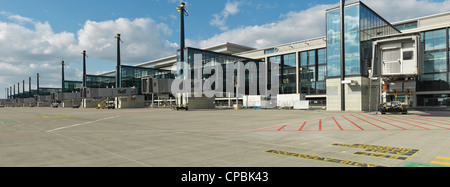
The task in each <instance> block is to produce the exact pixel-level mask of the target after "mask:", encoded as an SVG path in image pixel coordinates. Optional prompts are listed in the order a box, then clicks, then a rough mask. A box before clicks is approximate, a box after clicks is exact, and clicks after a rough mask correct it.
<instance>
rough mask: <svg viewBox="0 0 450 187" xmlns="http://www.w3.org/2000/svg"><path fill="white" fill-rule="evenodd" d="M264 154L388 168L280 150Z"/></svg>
mask: <svg viewBox="0 0 450 187" xmlns="http://www.w3.org/2000/svg"><path fill="white" fill-rule="evenodd" d="M264 152H266V153H272V154H276V155H283V156H291V157H296V158H304V159H310V160H317V161H323V162H331V163H336V164H343V165H349V166H358V167H387V166H381V165H375V164H367V163H362V162H355V161H349V160H341V159H334V158H326V157H320V156H313V155H305V154H299V153H290V152H286V151H278V150H269V151H264Z"/></svg>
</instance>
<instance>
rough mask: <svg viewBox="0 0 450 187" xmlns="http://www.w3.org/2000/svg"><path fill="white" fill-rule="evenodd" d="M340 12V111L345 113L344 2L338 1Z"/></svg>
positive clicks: (342, 0) (343, 0)
mask: <svg viewBox="0 0 450 187" xmlns="http://www.w3.org/2000/svg"><path fill="white" fill-rule="evenodd" d="M340 1H341V2H340V12H341V15H340V16H341V25H340V27H341V111H345V84H343V83H342V81H345V32H344V31H345V23H344V22H345V13H344V9H345V0H340Z"/></svg>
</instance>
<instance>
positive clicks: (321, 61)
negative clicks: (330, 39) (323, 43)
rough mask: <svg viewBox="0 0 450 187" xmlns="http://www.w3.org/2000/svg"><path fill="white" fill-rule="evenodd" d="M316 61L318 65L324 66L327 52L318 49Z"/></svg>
mask: <svg viewBox="0 0 450 187" xmlns="http://www.w3.org/2000/svg"><path fill="white" fill-rule="evenodd" d="M317 53H318V54H317V57H318V59H317V61H318V64H326V63H327V50H326V49H319V50H318V51H317Z"/></svg>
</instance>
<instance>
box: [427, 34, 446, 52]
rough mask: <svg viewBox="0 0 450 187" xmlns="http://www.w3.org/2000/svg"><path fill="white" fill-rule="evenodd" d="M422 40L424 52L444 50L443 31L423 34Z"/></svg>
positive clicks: (444, 38)
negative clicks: (423, 40) (423, 39)
mask: <svg viewBox="0 0 450 187" xmlns="http://www.w3.org/2000/svg"><path fill="white" fill-rule="evenodd" d="M424 38H425V51H431V50H438V49H445V48H446V46H447V40H446V31H445V29H441V30H435V31H428V32H425V34H424Z"/></svg>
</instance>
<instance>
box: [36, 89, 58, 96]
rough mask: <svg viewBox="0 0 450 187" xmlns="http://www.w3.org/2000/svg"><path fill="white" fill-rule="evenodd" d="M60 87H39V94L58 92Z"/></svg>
mask: <svg viewBox="0 0 450 187" xmlns="http://www.w3.org/2000/svg"><path fill="white" fill-rule="evenodd" d="M59 92H61V88H39V95H50V94H51V93H59Z"/></svg>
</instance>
